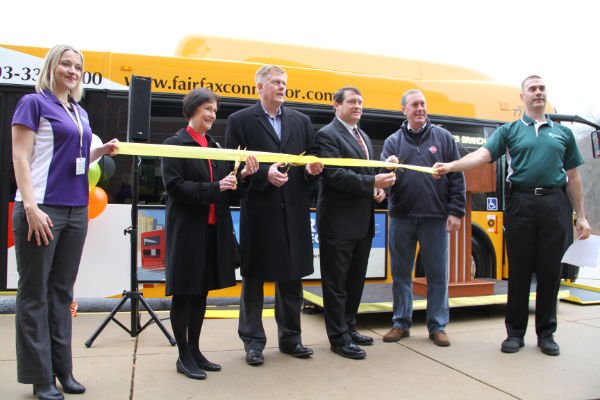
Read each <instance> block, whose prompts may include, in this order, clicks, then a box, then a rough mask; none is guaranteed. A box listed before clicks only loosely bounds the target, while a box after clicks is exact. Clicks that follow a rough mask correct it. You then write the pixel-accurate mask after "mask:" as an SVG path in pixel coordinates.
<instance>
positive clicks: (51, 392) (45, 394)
mask: <svg viewBox="0 0 600 400" xmlns="http://www.w3.org/2000/svg"><path fill="white" fill-rule="evenodd" d="M33 394H34V395H37V397H38V399H39V400H64V398H65V397H64V396H63V394H62V393H61V392H59V391H58V389H57V388H56V385H54V382H50V383H34V384H33Z"/></svg>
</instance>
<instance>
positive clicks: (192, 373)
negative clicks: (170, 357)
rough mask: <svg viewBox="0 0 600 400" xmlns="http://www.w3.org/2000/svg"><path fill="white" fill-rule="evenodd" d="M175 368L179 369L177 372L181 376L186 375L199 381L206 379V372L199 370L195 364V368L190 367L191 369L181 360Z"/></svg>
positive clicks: (179, 359) (178, 360)
mask: <svg viewBox="0 0 600 400" xmlns="http://www.w3.org/2000/svg"><path fill="white" fill-rule="evenodd" d="M175 367H176V368H177V372H179V373H180V374H184V375H185V376H187V377H188V378H191V379H198V380H202V379H206V372H204V371H202V370H201V369H199V368H198V367H197V366H196V365H195V364H194V367H190V368H188V367H186V366H185V365H183V363H182V362H181V358H178V359H177V363H176V364H175Z"/></svg>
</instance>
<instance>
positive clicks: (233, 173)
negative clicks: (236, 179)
mask: <svg viewBox="0 0 600 400" xmlns="http://www.w3.org/2000/svg"><path fill="white" fill-rule="evenodd" d="M237 149H238V150H239V149H240V146H238V148H237ZM246 149H247V147H244V150H242V151H246ZM243 158H244V154H243V153H242V154H241V155H240V157H239V158H238V159H236V160H235V162H234V163H233V171H231V172H230V173H229V175H231V176H237V173H238V169H240V164H241V163H242V160H243ZM236 189H237V185H236V186H234V187H233V188H231V190H236Z"/></svg>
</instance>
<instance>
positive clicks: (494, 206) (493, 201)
mask: <svg viewBox="0 0 600 400" xmlns="http://www.w3.org/2000/svg"><path fill="white" fill-rule="evenodd" d="M487 210H488V211H498V198H497V197H488V198H487Z"/></svg>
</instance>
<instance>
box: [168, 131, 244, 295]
mask: <svg viewBox="0 0 600 400" xmlns="http://www.w3.org/2000/svg"><path fill="white" fill-rule="evenodd" d="M206 137H207V139H208V145H209V147H217V146H216V144H215V141H214V140H213V138H212V137H210V136H209V135H206ZM164 143H165V144H171V145H179V146H199V145H198V144H197V143H196V142H195V141H194V139H192V137H191V136H190V135H189V134H188V133H187V132H186V131H185V129H181V130H179V131H178V132H177V133H176V134H175V135H174V136H171V137H169V138H167V139H166V140H165V142H164ZM211 162H212V165H213V182H210V170H209V167H208V160H197V159H188V158H163V159H162V175H163V182H164V184H165V188H166V190H167V214H166V252H167V255H166V260H167V267H166V280H167V285H166V294H167V295H172V294H178V295H182V294H185V295H200V294H203V293H204V292H206V291H208V290H212V289H220V288H224V287H228V286H233V285H235V267H234V250H235V247H234V246H235V242H234V236H233V222H232V220H231V212H230V210H229V192H228V191H224V192H220V191H219V180H220V179H222V178H223V177H224V176H226V175H227V174H228V173H229V172H230V170H231V166H230V164H229V163H228V162H222V161H211ZM210 203H215V211H216V217H217V224H216V235H217V237H216V241H217V244H216V249H215V248H214V247H213V248H207V240H208V236H207V234H208V227H209V225H208V211H209V205H210ZM210 251H213V252H214V253H213V255H214V256H215V257H216V262H214V263H211V264H212V265H207V258H206V257H207V252H210Z"/></svg>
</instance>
